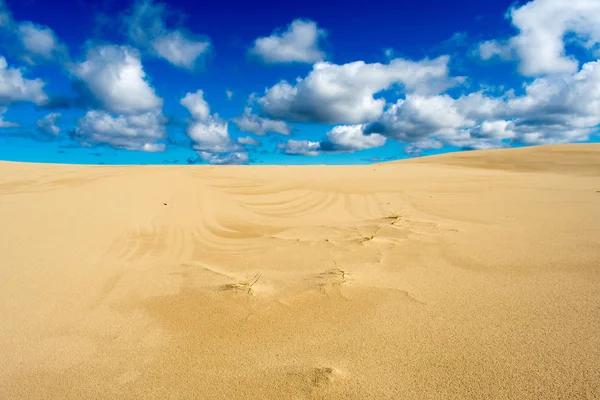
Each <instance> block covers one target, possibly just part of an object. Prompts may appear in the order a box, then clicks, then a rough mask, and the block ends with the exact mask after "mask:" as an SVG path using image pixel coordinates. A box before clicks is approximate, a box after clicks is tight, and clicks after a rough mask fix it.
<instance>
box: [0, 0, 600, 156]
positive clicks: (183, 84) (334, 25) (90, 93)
mask: <svg viewBox="0 0 600 400" xmlns="http://www.w3.org/2000/svg"><path fill="white" fill-rule="evenodd" d="M284 3H287V2H275V1H271V2H264V1H263V2H252V3H248V2H240V3H239V4H236V3H230V2H229V3H228V2H221V3H218V4H211V6H210V7H206V6H205V5H203V3H199V2H188V1H169V2H160V1H150V0H143V1H131V2H124V1H113V0H110V1H109V0H107V1H96V2H90V1H85V0H73V1H55V2H47V1H41V0H20V1H16V0H0V159H3V160H19V161H43V162H61V163H94V164H95V163H106V164H145V163H147V164H160V163H168V164H187V163H213V164H230V163H240V164H245V163H250V164H261V163H262V164H354V163H369V162H376V161H386V160H394V159H399V158H406V157H413V156H417V155H427V154H435V153H439V152H445V151H457V150H469V149H486V148H499V147H515V146H524V145H539V144H552V143H571V142H587V141H598V125H599V124H600V62H598V58H599V57H600V2H594V1H589V0H568V1H566V0H533V1H530V2H526V1H521V2H509V1H493V2H482V1H475V0H470V1H459V2H448V1H430V0H422V1H419V2H412V1H411V2H408V1H407V2H403V3H402V2H397V1H394V2H392V1H389V2H377V3H376V4H374V3H369V2H363V1H361V2H348V1H344V2H327V4H326V5H325V4H324V3H323V2H316V1H304V2H292V3H291V4H284Z"/></svg>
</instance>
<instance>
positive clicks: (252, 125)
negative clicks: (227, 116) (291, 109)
mask: <svg viewBox="0 0 600 400" xmlns="http://www.w3.org/2000/svg"><path fill="white" fill-rule="evenodd" d="M233 122H235V124H236V125H237V126H238V128H239V129H240V130H241V131H242V132H251V133H254V134H255V135H261V136H262V135H265V134H267V133H269V132H273V133H280V134H282V135H289V134H290V133H291V128H290V126H289V125H288V124H287V123H286V122H285V121H276V120H273V119H269V118H262V117H260V116H258V115H255V114H252V110H251V109H250V108H249V107H246V109H245V110H244V114H242V115H241V116H239V117H237V118H234V119H233Z"/></svg>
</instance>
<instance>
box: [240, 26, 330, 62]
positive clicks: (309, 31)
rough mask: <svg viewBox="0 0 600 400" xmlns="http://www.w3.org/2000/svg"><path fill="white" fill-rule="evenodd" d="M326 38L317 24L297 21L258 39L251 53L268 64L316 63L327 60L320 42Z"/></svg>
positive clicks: (325, 34) (323, 31) (325, 33)
mask: <svg viewBox="0 0 600 400" xmlns="http://www.w3.org/2000/svg"><path fill="white" fill-rule="evenodd" d="M326 36H327V32H326V31H325V30H324V29H321V28H319V27H318V26H317V23H316V22H314V21H310V20H302V19H296V20H294V21H292V23H291V24H289V25H288V26H287V27H286V29H285V30H283V31H282V30H281V29H278V30H275V31H274V32H273V33H272V34H271V36H268V37H261V38H258V39H256V40H255V41H254V46H253V47H252V48H251V49H250V50H249V52H250V54H253V55H255V56H257V57H259V58H260V59H262V61H264V62H266V63H288V62H301V63H314V62H316V61H319V60H323V59H324V58H325V53H324V52H323V51H322V50H321V49H320V48H319V42H320V41H321V40H322V39H324V38H325V37H326Z"/></svg>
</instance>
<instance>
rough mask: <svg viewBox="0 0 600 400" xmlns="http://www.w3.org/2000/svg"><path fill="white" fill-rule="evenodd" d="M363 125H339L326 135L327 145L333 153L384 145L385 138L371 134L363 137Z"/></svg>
mask: <svg viewBox="0 0 600 400" xmlns="http://www.w3.org/2000/svg"><path fill="white" fill-rule="evenodd" d="M363 130H364V126H363V125H340V126H336V127H334V128H333V129H332V130H331V131H329V132H328V133H327V143H330V144H331V145H332V146H331V147H332V149H333V150H335V151H356V150H365V149H372V148H375V147H381V146H383V145H385V141H386V138H385V136H382V135H379V134H377V133H373V134H370V135H365V134H364V133H363Z"/></svg>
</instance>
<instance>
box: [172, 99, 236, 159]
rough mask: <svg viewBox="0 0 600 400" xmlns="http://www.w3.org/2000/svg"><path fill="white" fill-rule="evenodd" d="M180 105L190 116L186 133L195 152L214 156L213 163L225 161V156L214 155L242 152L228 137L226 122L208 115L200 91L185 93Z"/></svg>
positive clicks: (215, 115)
mask: <svg viewBox="0 0 600 400" xmlns="http://www.w3.org/2000/svg"><path fill="white" fill-rule="evenodd" d="M180 103H181V105H182V106H184V107H185V108H187V109H188V111H189V112H190V114H191V115H192V118H191V119H190V121H189V124H188V126H187V129H186V133H187V135H188V136H189V137H190V139H192V141H193V148H194V149H195V150H198V151H199V152H200V153H202V154H213V155H215V158H214V161H215V163H217V162H216V161H217V160H221V159H223V160H225V159H226V155H225V156H223V155H219V154H216V153H236V152H241V150H243V148H242V147H241V146H240V145H238V144H237V143H235V142H234V141H233V140H232V139H231V136H229V130H228V124H227V121H225V120H223V119H221V118H220V117H219V116H218V115H217V114H214V115H213V114H210V107H209V105H208V103H207V102H206V100H204V92H203V91H202V90H198V91H197V92H195V93H187V94H186V95H185V97H183V98H182V99H181V101H180ZM200 153H199V154H200ZM203 159H204V158H203ZM211 160H212V159H211ZM210 162H213V161H210Z"/></svg>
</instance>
